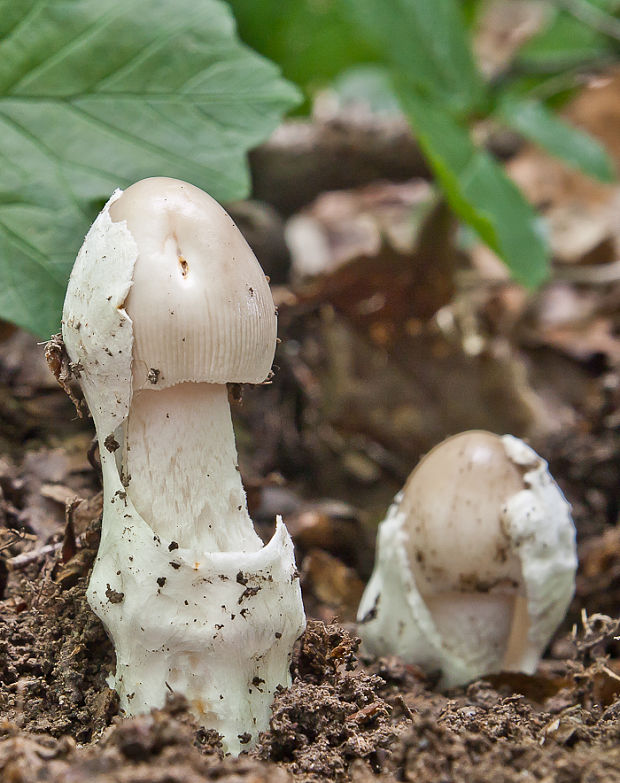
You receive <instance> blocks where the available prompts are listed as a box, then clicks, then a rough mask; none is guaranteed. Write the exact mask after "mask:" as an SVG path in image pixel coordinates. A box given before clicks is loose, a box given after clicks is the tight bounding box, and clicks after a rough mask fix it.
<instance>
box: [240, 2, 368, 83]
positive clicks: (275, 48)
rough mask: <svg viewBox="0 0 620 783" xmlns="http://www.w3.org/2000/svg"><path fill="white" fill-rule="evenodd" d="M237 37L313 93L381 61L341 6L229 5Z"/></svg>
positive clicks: (302, 4) (330, 3)
mask: <svg viewBox="0 0 620 783" xmlns="http://www.w3.org/2000/svg"><path fill="white" fill-rule="evenodd" d="M229 4H230V6H231V7H232V9H233V11H234V13H235V18H236V19H237V23H238V25H239V35H240V36H241V38H242V39H243V40H244V41H245V43H247V44H248V45H249V46H251V47H252V48H253V49H256V51H258V52H260V53H261V54H264V55H265V56H266V57H269V59H271V60H273V61H274V62H276V63H278V65H279V66H280V67H281V68H282V72H283V74H284V76H285V77H286V78H287V79H291V80H292V81H294V82H295V83H296V84H298V85H300V86H301V87H303V88H304V90H305V91H306V94H307V96H308V97H311V95H312V93H313V92H314V91H315V90H316V89H318V88H320V87H322V86H324V85H326V84H329V83H330V82H331V80H332V79H334V78H335V77H336V76H337V75H338V74H339V73H340V72H341V71H344V70H346V69H347V68H350V67H351V66H353V65H357V64H359V63H370V62H373V61H375V60H377V52H376V51H375V50H374V48H373V47H372V46H371V45H369V44H368V43H367V42H366V41H364V40H362V39H361V38H360V36H359V34H358V32H357V29H356V28H355V27H353V26H352V25H351V23H350V22H349V19H348V16H347V14H346V11H345V9H344V8H343V3H342V0H319V1H318V2H317V0H294V2H290V1H289V2H286V3H285V5H284V6H283V3H282V0H260V2H257V0H229Z"/></svg>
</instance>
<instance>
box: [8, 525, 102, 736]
mask: <svg viewBox="0 0 620 783" xmlns="http://www.w3.org/2000/svg"><path fill="white" fill-rule="evenodd" d="M98 527H99V526H98V523H97V522H96V521H95V523H94V524H93V527H92V528H91V529H90V531H89V534H88V535H87V536H86V537H85V538H84V547H83V548H82V549H80V550H79V551H78V552H76V553H75V555H74V556H73V557H72V558H71V560H70V561H69V563H66V564H63V563H62V549H59V550H58V555H57V557H56V558H54V559H48V560H47V561H46V562H45V564H44V565H43V567H42V569H41V571H40V573H38V574H37V573H36V571H37V569H39V568H41V564H40V563H39V564H37V563H36V562H33V563H32V564H30V566H29V568H27V569H26V570H25V571H24V572H23V573H19V574H17V575H14V574H11V576H12V577H13V579H14V581H13V579H12V580H11V584H10V596H11V597H10V599H9V600H7V601H5V602H4V603H3V611H2V612H0V683H1V684H0V709H1V710H2V712H3V714H4V716H5V718H6V719H7V720H9V721H13V722H14V723H15V725H16V726H18V727H19V728H21V729H24V730H26V731H31V732H47V733H49V734H50V735H51V736H52V737H61V736H63V735H65V734H70V735H71V737H73V739H75V740H76V741H77V742H89V741H91V740H92V739H94V738H95V737H96V736H97V735H98V734H99V733H100V732H101V731H102V730H103V729H104V728H105V727H106V726H107V725H108V723H109V721H110V718H111V716H112V715H114V714H116V712H117V700H116V695H115V693H114V692H113V691H111V690H110V689H109V688H108V686H107V684H106V681H105V678H106V676H107V674H108V673H109V672H110V670H111V669H112V668H113V665H114V650H113V648H112V644H111V642H110V641H109V639H108V637H107V635H106V633H105V631H104V628H103V626H102V625H101V623H100V622H99V620H98V619H97V617H96V616H95V615H94V614H93V612H92V611H91V609H90V607H89V606H88V604H87V602H86V595H85V591H86V584H87V577H86V574H87V572H88V570H89V568H90V565H91V564H92V560H93V558H94V556H95V554H96V551H97V546H98V541H99V529H98Z"/></svg>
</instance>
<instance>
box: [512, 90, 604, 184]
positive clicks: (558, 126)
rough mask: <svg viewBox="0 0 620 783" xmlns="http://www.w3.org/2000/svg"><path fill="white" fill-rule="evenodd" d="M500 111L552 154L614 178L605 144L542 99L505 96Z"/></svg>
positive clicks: (589, 171)
mask: <svg viewBox="0 0 620 783" xmlns="http://www.w3.org/2000/svg"><path fill="white" fill-rule="evenodd" d="M498 114H499V117H500V118H501V119H503V120H504V122H505V123H506V124H507V125H509V126H510V127H512V128H514V130H516V131H518V132H519V133H521V134H522V135H523V136H525V138H527V139H529V140H530V141H533V142H534V143H536V144H539V145H540V146H541V147H544V148H545V149H546V150H547V151H548V152H550V153H551V154H552V155H557V156H558V157H560V158H563V159H564V160H565V161H567V162H568V163H570V164H571V165H572V166H575V167H576V168H579V169H581V170H582V171H583V172H584V173H586V174H589V175H590V176H592V177H596V178H597V179H600V180H602V181H603V182H612V181H613V180H614V178H615V172H614V166H613V163H612V161H611V158H610V157H609V155H608V154H607V152H606V151H605V149H604V147H603V146H602V145H601V144H599V143H598V141H596V139H593V138H592V136H588V135H587V134H586V133H582V131H580V130H578V129H577V128H575V127H573V126H572V125H569V124H568V123H566V122H564V120H562V119H561V118H560V117H558V116H557V115H556V114H554V113H553V112H551V111H550V110H549V109H547V107H546V106H545V105H544V104H542V103H540V102H539V101H533V100H526V99H518V98H505V99H504V100H502V101H501V102H500V104H499V109H498Z"/></svg>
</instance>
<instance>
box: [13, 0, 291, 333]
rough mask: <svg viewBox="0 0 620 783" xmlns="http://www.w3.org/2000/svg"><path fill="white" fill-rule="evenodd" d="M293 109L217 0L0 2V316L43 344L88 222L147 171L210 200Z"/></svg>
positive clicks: (236, 181) (241, 177)
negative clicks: (186, 185)
mask: <svg viewBox="0 0 620 783" xmlns="http://www.w3.org/2000/svg"><path fill="white" fill-rule="evenodd" d="M298 101H299V94H298V92H297V90H296V89H295V88H294V87H293V86H292V85H290V84H288V83H287V82H285V81H284V80H283V79H282V78H281V77H280V75H279V71H278V69H277V68H276V67H275V66H274V65H272V64H271V63H269V62H268V61H267V60H265V59H264V58H263V57H259V56H258V55H257V54H255V53H254V52H252V51H251V50H250V49H248V48H247V47H246V46H243V45H242V44H241V43H240V41H239V40H238V39H237V38H236V33H235V24H234V19H233V17H232V14H231V11H230V9H229V8H228V7H227V6H226V4H225V3H223V2H220V1H219V0H174V2H172V0H123V2H119V0H19V2H16V0H0V317H1V318H4V319H6V320H9V321H13V322H14V323H16V324H18V325H20V326H22V327H24V328H26V329H28V330H30V331H32V332H33V333H34V334H36V335H38V336H40V337H42V338H47V337H49V336H50V334H52V333H53V332H55V331H58V328H59V326H60V313H61V310H62V302H63V298H64V293H65V288H66V283H67V279H68V277H69V272H70V270H71V267H72V264H73V260H74V258H75V255H76V253H77V251H78V249H79V247H80V244H81V242H82V238H83V236H84V234H85V233H86V231H87V229H88V226H89V224H90V223H91V222H92V219H93V218H94V217H95V215H96V214H97V211H98V210H99V209H100V208H101V206H102V204H103V202H105V201H106V200H107V198H108V197H109V195H110V194H111V192H112V191H113V190H114V189H115V188H117V187H126V186H127V185H129V184H130V183H131V182H133V181H135V180H138V179H142V178H143V177H147V176H153V175H163V176H171V177H179V178H181V179H185V180H190V181H191V182H193V183H195V184H196V185H198V186H199V187H202V188H204V189H205V190H208V191H209V193H211V194H212V195H213V196H214V197H215V198H217V199H219V200H221V201H227V200H232V199H238V198H243V197H244V196H246V195H247V194H248V191H249V176H248V169H247V161H246V152H247V150H248V149H249V148H250V147H253V146H256V145H257V144H259V143H260V142H261V141H262V140H263V139H264V138H265V137H266V136H267V135H268V134H269V133H270V132H271V131H272V130H273V128H274V127H275V126H276V125H277V124H278V122H279V121H280V119H281V117H282V115H283V113H284V112H285V111H287V110H288V109H290V108H291V107H292V106H294V105H295V104H296V103H297V102H298Z"/></svg>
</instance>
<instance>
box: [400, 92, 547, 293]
mask: <svg viewBox="0 0 620 783" xmlns="http://www.w3.org/2000/svg"><path fill="white" fill-rule="evenodd" d="M399 87H400V89H399V94H400V97H401V102H402V105H403V109H404V110H405V112H406V114H407V116H408V117H409V120H410V122H411V125H412V127H413V130H414V132H415V134H416V138H417V140H418V142H419V144H420V146H421V148H422V150H423V151H424V154H425V156H426V158H427V160H428V161H429V163H430V165H431V167H432V168H433V171H434V173H435V175H436V177H437V179H438V180H439V182H440V183H441V186H442V189H443V192H444V194H445V197H446V199H447V201H448V203H449V204H450V205H451V207H452V208H453V209H454V211H455V212H456V213H457V214H458V215H459V216H460V217H461V218H462V219H463V220H464V221H465V222H466V223H468V224H469V225H470V226H472V228H474V230H475V231H476V232H477V233H478V235H479V236H480V237H481V239H482V240H483V241H484V242H486V244H487V245H489V247H490V248H491V249H492V250H494V251H495V252H496V253H497V254H498V255H499V256H500V257H501V258H502V259H503V260H504V262H505V263H506V264H507V266H508V267H509V269H510V271H511V272H512V274H513V276H514V277H515V279H516V280H518V281H519V282H521V283H523V284H524V285H527V286H535V285H537V284H539V283H541V282H542V281H543V280H544V279H545V277H546V276H547V274H548V251H547V247H546V243H545V241H544V238H543V236H542V232H541V229H540V223H539V220H538V218H537V216H536V213H535V212H534V210H533V209H532V207H531V206H530V205H529V204H528V203H527V202H526V201H525V199H524V198H523V196H522V194H521V192H520V191H519V189H518V188H517V187H516V185H515V184H514V183H513V182H512V181H511V180H510V179H508V177H507V176H506V174H505V173H504V171H503V169H502V168H501V166H499V165H498V164H497V163H496V162H495V160H493V158H492V157H491V156H490V155H489V154H488V153H487V152H485V151H484V150H482V149H479V148H478V147H476V146H475V144H474V143H473V142H472V140H471V138H470V135H469V131H468V130H467V128H466V127H463V126H462V125H460V124H459V123H458V122H457V121H455V120H454V119H453V118H452V117H451V116H450V114H449V113H448V112H447V111H446V110H445V109H444V107H442V106H440V105H438V104H436V103H434V102H432V101H429V100H427V99H426V98H423V97H421V96H419V95H418V94H416V92H415V90H413V89H412V88H411V87H410V85H399Z"/></svg>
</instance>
